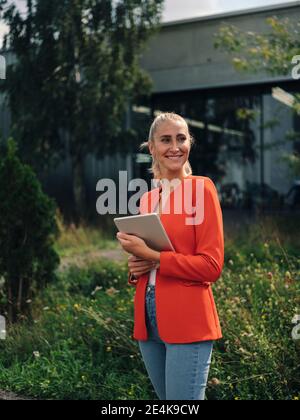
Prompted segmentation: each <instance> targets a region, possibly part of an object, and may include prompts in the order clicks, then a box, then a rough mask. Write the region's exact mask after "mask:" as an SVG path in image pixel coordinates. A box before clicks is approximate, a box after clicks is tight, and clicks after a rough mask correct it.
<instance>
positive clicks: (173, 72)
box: [0, 1, 300, 205]
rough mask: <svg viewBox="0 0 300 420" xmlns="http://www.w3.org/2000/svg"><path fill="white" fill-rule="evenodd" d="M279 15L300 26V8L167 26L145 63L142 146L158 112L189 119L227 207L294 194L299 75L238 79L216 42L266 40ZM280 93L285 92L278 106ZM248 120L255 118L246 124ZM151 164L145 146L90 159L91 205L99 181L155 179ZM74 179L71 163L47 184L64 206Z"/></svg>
mask: <svg viewBox="0 0 300 420" xmlns="http://www.w3.org/2000/svg"><path fill="white" fill-rule="evenodd" d="M271 16H277V17H279V18H289V19H290V20H292V21H297V22H300V2H299V1H297V2H295V1H294V2H290V3H284V4H282V5H276V6H272V7H261V8H256V9H249V10H244V11H239V12H233V13H226V14H219V15H212V16H207V17H200V18H193V19H188V20H181V21H175V22H169V23H164V24H163V25H162V28H161V30H160V32H159V33H158V34H157V35H155V37H153V38H152V39H151V41H150V42H149V44H148V46H147V49H146V51H145V52H144V54H143V56H142V57H141V66H142V67H143V68H144V69H145V70H147V71H148V72H149V74H150V75H151V78H152V80H153V84H154V89H153V93H152V95H151V98H147V99H143V98H141V100H140V102H139V103H137V104H132V106H131V107H130V110H129V112H128V115H127V124H128V126H131V127H132V128H134V129H136V130H137V132H138V133H139V136H140V139H139V140H140V143H142V142H143V141H145V140H146V139H147V135H148V131H149V128H150V124H151V122H152V119H153V117H154V116H155V115H156V114H157V113H158V112H160V111H174V112H178V113H180V114H181V115H182V116H183V117H185V118H186V120H187V121H188V123H189V126H190V129H191V132H192V134H193V136H194V137H195V140H196V145H195V148H194V149H192V151H191V155H190V161H191V164H192V168H193V173H194V174H197V175H206V176H210V177H211V178H212V179H213V180H214V181H215V182H216V184H217V187H218V189H219V192H220V193H221V194H220V195H221V197H222V199H223V200H224V203H223V204H224V205H226V202H225V201H226V200H227V201H228V203H227V204H230V200H231V201H232V200H233V201H234V200H237V197H238V196H239V195H240V193H241V191H244V192H245V191H249V189H251V191H252V192H255V191H256V192H261V191H262V190H261V187H262V186H263V192H264V194H265V197H269V198H270V199H271V198H272V197H273V198H274V197H276V194H275V193H274V194H273V192H272V191H273V190H274V191H277V192H278V193H279V194H286V193H287V192H288V190H289V188H290V187H291V185H292V182H293V175H292V174H291V173H290V171H289V170H288V166H287V164H286V163H285V161H284V159H283V157H284V155H285V154H286V153H290V152H292V151H293V148H294V147H295V145H294V144H293V143H292V142H288V141H287V140H286V136H287V134H288V133H289V132H292V131H293V130H298V131H299V130H300V123H299V118H297V117H296V115H295V113H294V112H293V110H292V108H291V107H290V106H288V105H286V104H284V103H283V102H282V101H280V100H278V96H279V99H280V95H287V94H294V93H295V92H298V93H299V92H300V80H294V79H293V78H292V75H290V76H283V75H277V76H276V77H275V76H274V77H270V76H269V75H268V74H267V73H263V72H258V73H256V74H242V73H238V72H237V71H236V70H235V69H234V68H233V65H232V62H231V58H230V57H229V56H228V55H227V54H226V53H224V52H221V51H220V50H217V49H215V48H214V35H215V34H216V33H217V32H218V30H219V28H220V26H221V25H222V24H223V23H226V24H232V25H235V26H237V27H239V28H241V29H242V30H244V31H252V32H259V33H266V32H267V31H269V30H270V29H269V26H268V25H267V23H266V19H267V18H268V17H271ZM299 54H300V51H299ZM291 69H292V65H291ZM274 88H280V89H281V90H280V91H279V95H277V99H276V97H275V96H274V94H272V93H273V89H274ZM0 107H1V108H0V118H1V121H0V124H1V129H2V132H4V133H7V132H8V121H9V115H7V110H6V109H4V108H3V106H1V104H0ZM245 114H246V115H248V116H251V118H247V119H245V118H242V117H243V116H245ZM150 162H151V159H150V156H149V155H147V154H146V155H145V154H144V153H143V154H141V153H139V150H138V144H137V145H136V150H133V151H132V153H130V154H128V155H127V156H121V155H119V154H117V155H116V156H115V157H113V158H111V157H108V156H107V157H105V158H103V159H102V160H97V159H95V157H94V156H88V157H87V159H86V182H87V186H88V190H89V191H90V197H91V200H92V201H93V202H95V201H94V200H95V186H96V183H97V181H98V180H99V179H100V178H104V177H109V178H114V179H115V180H116V181H117V180H118V176H119V171H121V170H127V171H128V178H129V179H131V178H135V177H143V178H145V179H147V180H150V175H149V173H148V168H149V166H150ZM70 174H71V170H70V163H69V161H66V162H63V163H62V164H61V166H60V167H58V168H57V170H56V171H55V172H54V173H53V174H49V177H48V178H47V180H46V181H45V185H46V188H47V190H48V191H49V193H50V194H51V195H53V196H56V197H57V199H58V201H59V202H62V201H63V200H66V197H70V196H69V195H68V193H66V190H68V191H69V190H70V186H71V179H70V176H71V175H70ZM226 194H227V198H226ZM268 194H269V195H268ZM274 204H275V201H274ZM271 205H272V203H271Z"/></svg>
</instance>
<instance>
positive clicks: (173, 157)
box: [166, 155, 183, 161]
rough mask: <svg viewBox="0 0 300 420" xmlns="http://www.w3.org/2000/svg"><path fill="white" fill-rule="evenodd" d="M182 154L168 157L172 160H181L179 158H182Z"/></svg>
mask: <svg viewBox="0 0 300 420" xmlns="http://www.w3.org/2000/svg"><path fill="white" fill-rule="evenodd" d="M182 156H183V155H176V156H166V158H167V159H170V160H175V161H176V160H179V159H181V158H182Z"/></svg>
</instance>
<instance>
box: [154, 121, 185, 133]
mask: <svg viewBox="0 0 300 420" xmlns="http://www.w3.org/2000/svg"><path fill="white" fill-rule="evenodd" d="M174 132H176V133H183V134H187V132H188V128H187V125H186V124H185V122H184V121H163V122H161V123H160V124H159V125H158V127H157V131H156V133H157V135H168V134H173V133H174Z"/></svg>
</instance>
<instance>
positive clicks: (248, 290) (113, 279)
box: [0, 221, 300, 400]
mask: <svg viewBox="0 0 300 420" xmlns="http://www.w3.org/2000/svg"><path fill="white" fill-rule="evenodd" d="M294 226H295V225H294ZM285 229H287V226H286V225H285V226H280V223H279V222H278V221H276V223H275V224H274V222H273V221H269V222H267V221H264V223H263V225H261V224H257V225H255V226H250V227H249V230H248V231H245V233H242V234H237V235H235V236H234V237H233V238H226V262H225V268H224V271H223V274H222V277H221V278H220V279H219V280H218V282H217V283H216V284H215V285H214V286H213V293H214V296H215V300H216V304H217V308H218V312H219V316H220V321H221V325H222V331H223V339H221V340H218V341H216V342H215V345H214V352H213V358H212V366H211V369H210V375H209V383H208V388H207V398H208V399H212V400H214V399H230V400H235V399H243V400H262V399H266V400H277V399H278V400H292V399H299V398H300V392H299V385H300V378H299V350H300V343H299V341H293V339H292V335H291V332H292V328H293V324H292V318H293V316H294V314H295V313H300V310H299V309H300V302H299V273H300V271H299V267H300V256H299V248H297V246H298V245H297V241H298V237H297V235H296V233H294V234H293V232H292V231H286V232H284V230H285ZM287 230H288V229H287ZM286 238H287V239H286ZM96 243H97V241H96ZM295 244H296V245H295ZM133 298H134V288H133V287H132V286H128V285H127V265H126V264H125V263H124V264H123V263H112V262H110V261H106V260H102V261H98V262H94V263H92V264H89V265H88V266H86V267H82V268H78V267H76V268H75V267H71V268H70V269H68V270H67V271H65V272H62V273H60V275H59V280H58V282H57V284H55V285H51V286H50V287H48V289H47V290H46V291H45V292H44V293H43V294H42V295H40V297H39V299H38V301H36V302H35V304H34V308H33V313H34V320H35V321H34V323H33V324H29V323H28V322H26V321H24V322H23V323H22V324H19V325H17V326H15V327H13V328H11V329H9V331H8V338H7V340H6V341H3V342H0V388H2V389H7V390H10V391H15V392H18V393H21V394H25V395H26V396H33V397H37V398H55V399H103V400H104V399H112V400H118V399H123V400H126V399H150V400H156V399H157V396H156V395H155V393H154V390H153V388H152V385H151V383H150V380H149V378H148V376H147V372H146V370H145V367H144V364H143V362H142V359H141V355H140V352H139V349H138V345H137V342H136V341H135V340H132V338H131V334H132V332H133Z"/></svg>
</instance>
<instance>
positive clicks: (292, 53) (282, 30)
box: [214, 16, 300, 175]
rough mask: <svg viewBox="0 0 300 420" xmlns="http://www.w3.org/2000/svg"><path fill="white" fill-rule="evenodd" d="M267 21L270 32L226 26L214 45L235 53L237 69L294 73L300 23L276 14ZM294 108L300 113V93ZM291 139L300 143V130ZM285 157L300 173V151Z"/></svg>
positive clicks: (297, 172)
mask: <svg viewBox="0 0 300 420" xmlns="http://www.w3.org/2000/svg"><path fill="white" fill-rule="evenodd" d="M266 23H267V24H268V25H269V27H270V32H268V33H266V34H257V33H255V32H250V31H248V32H244V31H242V30H240V29H239V28H237V27H236V26H234V25H222V26H221V28H220V30H219V32H218V33H217V34H216V36H215V43H214V45H215V47H216V48H219V49H222V50H223V51H226V52H227V53H229V54H230V55H231V56H233V59H232V64H233V66H234V67H235V69H236V70H237V71H242V72H252V73H256V72H258V71H262V70H263V71H265V72H266V73H267V74H270V75H271V76H277V75H288V74H291V73H292V71H293V67H294V66H295V64H296V62H297V61H296V60H295V58H296V57H299V52H300V26H299V22H292V21H291V20H290V19H288V18H284V19H279V18H278V17H276V16H274V17H270V18H268V19H266ZM292 107H293V109H294V111H295V112H296V113H297V114H299V115H300V95H299V94H296V95H294V101H293V103H292ZM288 138H289V139H291V140H294V141H297V142H299V140H300V133H297V132H296V133H292V135H291V134H289V135H288ZM285 159H286V161H287V162H288V164H289V165H290V167H291V168H292V169H293V170H294V173H295V174H297V175H300V150H299V151H295V153H294V154H292V155H288V156H286V157H285Z"/></svg>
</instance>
